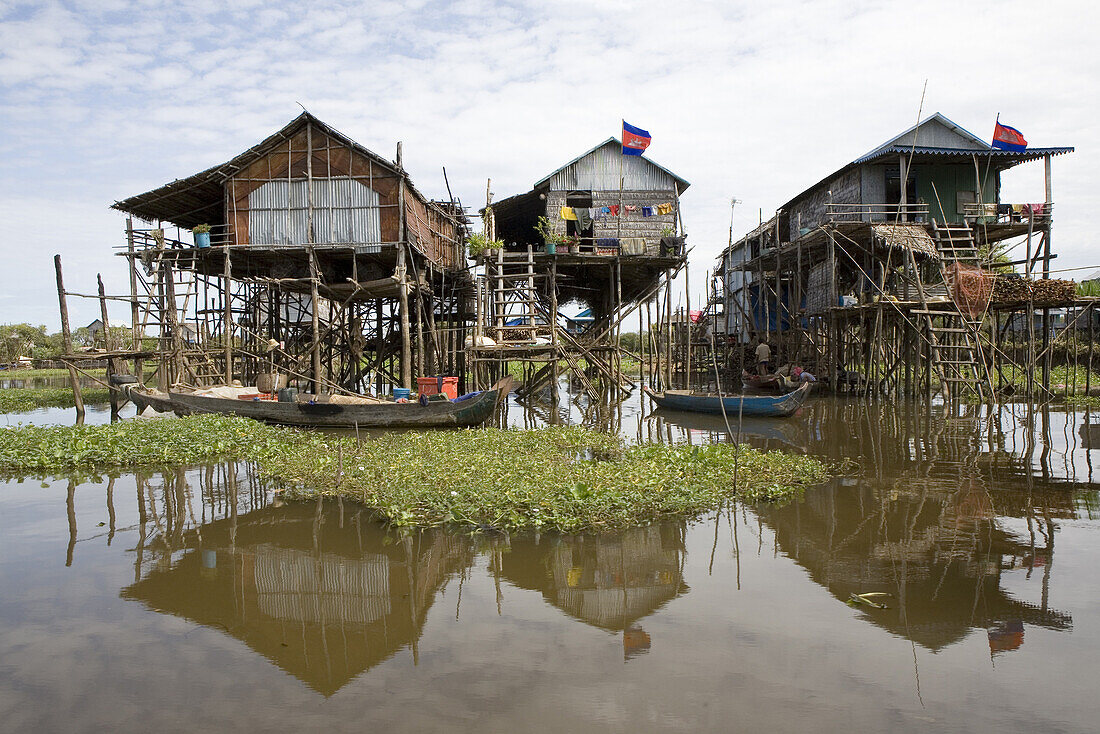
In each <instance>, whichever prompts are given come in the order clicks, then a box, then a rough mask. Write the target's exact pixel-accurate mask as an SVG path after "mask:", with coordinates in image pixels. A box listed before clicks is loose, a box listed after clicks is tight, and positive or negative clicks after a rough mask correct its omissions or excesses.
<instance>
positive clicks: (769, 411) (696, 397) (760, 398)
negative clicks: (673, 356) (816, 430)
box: [645, 383, 810, 419]
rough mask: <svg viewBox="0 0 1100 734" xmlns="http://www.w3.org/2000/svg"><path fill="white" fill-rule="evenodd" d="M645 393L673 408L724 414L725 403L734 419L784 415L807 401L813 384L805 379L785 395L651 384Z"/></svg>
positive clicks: (666, 406)
mask: <svg viewBox="0 0 1100 734" xmlns="http://www.w3.org/2000/svg"><path fill="white" fill-rule="evenodd" d="M645 393H646V395H648V396H649V397H650V398H652V400H653V402H655V403H657V405H658V406H660V407H662V408H669V409H671V410H686V411H689V412H692V413H711V414H715V415H721V414H722V410H723V406H725V413H726V416H727V417H731V418H733V419H736V418H737V416H739V415H741V416H746V415H759V416H769V417H772V418H784V417H786V416H789V415H791V414H793V413H794V412H795V411H796V410H798V409H799V408H801V407H802V404H803V403H805V402H806V397H807V396H809V394H810V384H809V383H806V384H804V385H802V386H801V387H799V388H798V389H797V390H795V391H794V392H789V393H787V394H786V395H726V396H724V397H721V398H720V397H719V396H717V395H715V394H713V393H700V394H697V393H692V392H689V391H687V390H666V391H665V392H662V393H658V392H654V391H652V390H650V389H649V388H645Z"/></svg>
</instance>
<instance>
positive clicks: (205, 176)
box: [111, 112, 431, 229]
mask: <svg viewBox="0 0 1100 734" xmlns="http://www.w3.org/2000/svg"><path fill="white" fill-rule="evenodd" d="M310 124H312V125H313V126H314V127H315V129H317V130H320V131H321V132H322V133H324V134H326V135H328V136H330V137H331V138H333V139H335V140H337V141H339V143H340V144H341V145H345V146H347V147H349V148H351V149H352V150H354V151H356V152H357V153H359V154H360V155H363V156H365V157H367V158H370V159H371V160H372V161H373V162H374V163H375V164H377V165H380V166H382V167H383V168H385V169H387V170H389V171H393V172H397V171H398V168H397V165H396V163H394V162H393V161H387V160H386V159H385V158H382V157H381V156H379V155H378V154H377V153H374V152H372V151H370V150H368V149H367V148H364V147H363V146H362V145H360V144H359V143H357V142H355V141H354V140H352V139H351V138H349V137H348V136H347V135H344V134H343V133H341V132H340V131H338V130H336V129H335V128H333V127H330V126H329V125H326V124H325V123H324V122H322V121H321V120H318V119H317V118H316V117H314V116H313V115H311V114H309V113H308V112H303V113H302V114H300V115H298V116H297V117H296V118H294V119H293V120H291V121H290V123H288V124H287V125H286V126H285V127H284V128H282V129H281V130H279V131H278V132H276V133H274V134H273V135H271V136H269V137H267V138H266V139H264V140H263V141H262V142H260V143H258V144H257V145H254V146H252V147H251V148H249V149H248V150H246V151H245V152H243V153H241V154H240V155H238V156H236V157H234V158H233V159H231V160H229V161H226V162H225V163H222V164H219V165H217V166H213V167H211V168H208V169H206V170H205V171H200V172H198V173H196V174H193V175H191V176H188V177H187V178H181V179H176V180H175V181H172V182H171V183H168V184H165V185H164V186H161V187H159V188H156V189H153V190H152V191H147V192H145V193H144V194H138V195H136V196H131V197H129V198H127V199H123V200H122V201H116V202H115V203H114V204H113V205H112V206H111V208H112V209H117V210H119V211H123V212H126V213H128V214H133V215H134V216H136V217H140V218H141V219H144V220H146V221H149V222H152V221H156V220H164V221H167V222H172V223H173V224H177V225H179V226H181V227H184V228H187V229H191V228H192V227H194V226H195V225H197V224H203V223H213V222H220V221H224V220H225V217H224V216H223V213H222V209H223V207H224V204H225V192H224V185H225V181H226V180H227V179H229V178H231V177H232V176H233V175H234V174H236V173H237V172H238V171H240V170H241V169H242V168H244V167H245V166H247V165H249V164H250V163H252V162H253V161H255V160H257V159H258V158H260V157H262V156H264V155H266V154H267V153H268V152H269V151H270V150H271V149H273V148H275V147H276V146H278V145H281V144H283V143H284V142H285V141H286V140H287V139H288V138H290V137H293V136H294V135H295V134H297V133H298V131H299V130H301V129H302V128H304V127H305V126H306V125H310ZM405 182H406V183H407V184H408V186H409V190H410V191H411V192H412V194H413V195H414V196H415V197H416V198H418V199H419V200H420V201H421V202H423V203H424V204H426V205H431V202H430V201H429V200H428V199H427V198H426V197H425V196H424V195H423V194H421V193H420V192H419V191H417V189H416V187H415V186H413V185H412V181H410V180H409V178H408V176H406V177H405Z"/></svg>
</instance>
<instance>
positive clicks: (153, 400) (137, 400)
mask: <svg viewBox="0 0 1100 734" xmlns="http://www.w3.org/2000/svg"><path fill="white" fill-rule="evenodd" d="M123 389H124V390H125V394H126V397H128V398H129V399H130V402H132V403H133V404H134V407H135V408H137V412H138V413H139V414H140V413H144V412H145V409H146V408H152V409H153V410H155V411H157V412H158V413H168V412H170V411H171V410H172V397H171V396H170V395H169V394H168V393H166V392H161V391H160V390H156V389H153V388H151V387H142V386H141V385H134V384H131V385H126V386H125V387H124V388H123Z"/></svg>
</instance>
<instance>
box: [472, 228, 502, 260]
mask: <svg viewBox="0 0 1100 734" xmlns="http://www.w3.org/2000/svg"><path fill="white" fill-rule="evenodd" d="M503 247H504V242H503V241H502V240H491V239H489V238H488V237H487V236H485V235H483V234H479V233H477V232H474V233H473V234H471V235H470V236H469V237H467V238H466V248H467V250H468V251H469V253H470V257H478V256H479V255H486V254H488V253H489V252H492V251H493V250H499V249H501V248H503Z"/></svg>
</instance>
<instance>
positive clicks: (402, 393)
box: [393, 387, 412, 400]
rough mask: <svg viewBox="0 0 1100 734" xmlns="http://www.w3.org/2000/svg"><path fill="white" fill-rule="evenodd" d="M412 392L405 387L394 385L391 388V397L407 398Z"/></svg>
mask: <svg viewBox="0 0 1100 734" xmlns="http://www.w3.org/2000/svg"><path fill="white" fill-rule="evenodd" d="M411 394H412V390H410V389H409V388H407V387H395V388H394V389H393V399H394V400H400V399H401V398H405V399H406V400H408V399H409V395H411Z"/></svg>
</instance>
